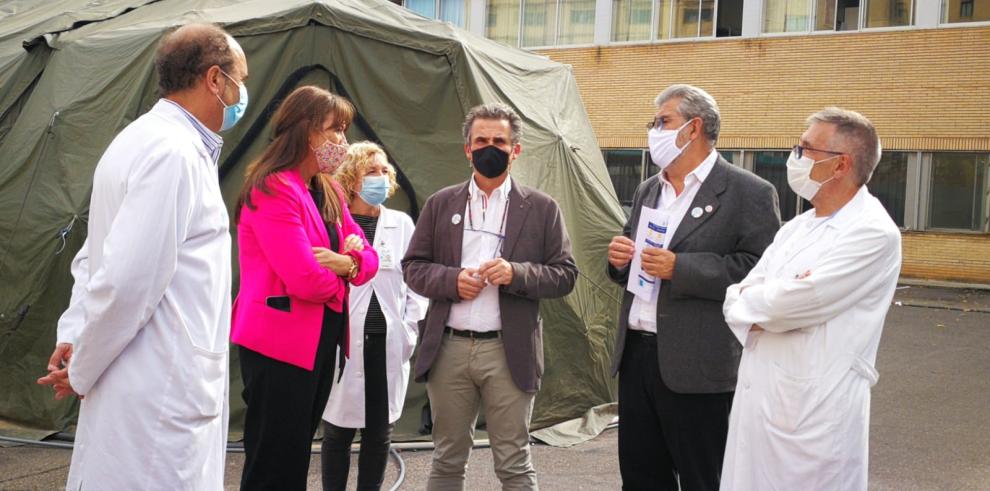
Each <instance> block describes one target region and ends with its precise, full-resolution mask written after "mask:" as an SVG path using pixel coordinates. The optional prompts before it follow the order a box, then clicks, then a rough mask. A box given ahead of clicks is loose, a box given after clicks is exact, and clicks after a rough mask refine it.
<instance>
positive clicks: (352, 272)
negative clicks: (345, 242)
mask: <svg viewBox="0 0 990 491" xmlns="http://www.w3.org/2000/svg"><path fill="white" fill-rule="evenodd" d="M347 257H349V258H351V268H350V269H348V270H347V279H348V280H353V279H354V277H355V276H357V274H358V263H357V260H355V259H354V257H353V256H347Z"/></svg>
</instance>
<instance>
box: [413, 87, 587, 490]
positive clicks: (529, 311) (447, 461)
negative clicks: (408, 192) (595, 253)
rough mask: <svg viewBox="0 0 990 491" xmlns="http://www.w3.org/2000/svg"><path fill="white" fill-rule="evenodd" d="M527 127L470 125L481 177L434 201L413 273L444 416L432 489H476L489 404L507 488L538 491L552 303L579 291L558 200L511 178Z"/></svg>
mask: <svg viewBox="0 0 990 491" xmlns="http://www.w3.org/2000/svg"><path fill="white" fill-rule="evenodd" d="M520 128H521V122H520V119H519V116H517V115H516V114H515V112H513V110H512V109H510V108H509V107H508V106H505V105H502V104H485V105H482V106H478V107H475V108H474V109H472V110H471V112H470V113H468V115H467V118H466V119H465V122H464V154H465V156H466V157H467V159H468V160H469V161H470V162H471V165H472V167H473V169H474V173H473V176H472V178H471V179H469V180H468V181H467V182H464V183H461V184H458V185H455V186H451V187H448V188H444V189H441V190H440V191H438V192H437V193H436V194H434V195H433V196H431V197H430V199H429V200H427V202H426V205H425V206H424V207H423V212H422V214H421V215H420V217H419V223H417V224H416V231H415V232H414V233H413V236H412V239H411V241H410V244H409V248H408V250H407V251H406V257H405V258H404V259H403V260H402V267H403V271H404V275H405V280H406V284H408V285H409V288H411V289H412V290H413V291H414V292H416V293H418V294H420V295H423V296H425V297H427V298H429V299H430V308H429V310H428V311H427V314H426V319H424V320H423V321H421V322H420V339H421V343H420V347H419V355H418V358H417V360H416V380H417V381H419V382H422V381H424V380H425V381H426V389H427V393H428V394H429V397H430V406H431V408H432V412H433V442H434V444H435V445H436V450H434V452H433V467H432V470H431V472H430V479H429V482H428V483H427V489H429V490H448V489H455V490H461V489H464V470H465V466H466V464H467V459H468V456H469V455H470V453H471V446H472V440H473V437H474V426H475V423H476V422H477V419H478V410H479V404H480V403H481V402H484V405H485V420H486V423H487V426H486V429H487V430H488V435H489V438H490V440H491V445H492V456H493V458H494V460H495V473H496V475H498V478H499V480H500V481H501V482H502V487H503V489H538V486H537V482H536V471H535V470H534V469H533V464H532V461H531V460H530V453H529V422H530V417H531V416H532V413H533V400H534V398H535V397H536V392H537V391H538V390H539V388H540V377H541V376H542V375H543V326H542V319H541V318H540V312H539V308H540V299H541V298H557V297H562V296H564V295H567V294H568V293H570V291H571V290H572V289H573V288H574V281H575V280H576V278H577V266H576V264H575V263H574V258H573V257H572V255H571V242H570V239H569V238H568V236H567V230H566V229H565V227H564V220H563V217H562V216H561V214H560V208H559V207H558V206H557V203H556V202H554V200H553V199H552V198H550V197H549V196H547V195H546V194H544V193H542V192H540V191H537V190H535V189H532V188H529V187H526V186H523V185H521V184H519V183H517V182H515V181H514V180H512V179H511V178H510V177H509V171H510V170H511V168H512V162H513V161H514V160H515V159H516V158H517V157H518V156H519V153H520V152H521V151H522V147H521V146H520V145H519V136H520V135H519V134H520Z"/></svg>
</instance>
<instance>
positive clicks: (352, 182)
mask: <svg viewBox="0 0 990 491" xmlns="http://www.w3.org/2000/svg"><path fill="white" fill-rule="evenodd" d="M334 178H335V179H336V180H337V182H339V183H340V185H341V187H342V188H343V189H344V192H345V193H346V196H347V198H348V207H349V208H350V210H351V214H352V215H353V216H354V221H355V222H357V223H358V225H360V226H361V228H362V229H363V230H364V234H365V236H366V237H367V238H368V242H370V243H371V244H372V247H374V248H375V250H376V251H377V252H378V257H379V269H378V275H377V276H375V278H374V279H373V280H372V281H371V282H369V283H367V284H365V285H362V286H360V287H356V288H354V289H352V290H351V302H350V319H351V329H352V335H351V338H350V359H349V360H348V363H347V365H346V366H345V367H344V373H343V377H341V378H338V379H337V380H335V381H334V387H333V389H332V390H331V392H330V394H331V395H330V402H329V403H328V404H327V408H326V411H325V412H324V413H323V420H324V423H323V429H324V438H323V449H322V461H323V489H325V490H343V489H345V488H346V486H347V475H348V471H349V467H350V448H351V442H352V441H353V440H354V435H355V433H356V432H357V429H361V453H360V455H359V457H358V479H357V489H359V490H365V489H379V488H381V485H382V480H383V478H384V474H385V465H386V463H387V459H388V449H389V445H390V443H391V435H392V428H393V423H394V422H395V421H396V420H397V419H399V416H400V415H401V414H402V402H403V400H404V399H405V396H406V386H407V384H408V382H409V357H410V356H412V352H413V348H415V346H416V334H417V329H416V323H417V322H418V321H419V320H420V319H422V318H423V314H424V313H425V311H426V299H424V298H423V297H420V296H419V295H416V294H415V293H413V292H412V291H410V290H409V289H408V288H407V287H406V284H405V283H404V282H403V280H402V269H401V266H400V264H399V260H400V259H402V256H403V255H405V253H406V247H407V246H408V244H409V239H410V238H411V237H412V233H413V222H412V219H410V218H409V215H406V214H405V213H402V212H401V211H396V210H390V209H388V208H385V207H384V206H382V203H384V202H385V200H386V199H388V197H389V196H391V195H392V194H394V193H395V189H396V187H397V185H396V180H395V169H394V168H393V167H392V165H390V164H389V163H388V159H387V158H386V156H385V152H384V151H383V150H382V149H381V148H380V147H379V146H378V145H375V144H374V143H370V142H361V143H356V144H354V145H352V146H351V147H350V150H349V151H348V155H347V159H346V160H345V161H344V163H343V164H342V165H341V166H340V168H339V169H337V171H336V173H335V174H334Z"/></svg>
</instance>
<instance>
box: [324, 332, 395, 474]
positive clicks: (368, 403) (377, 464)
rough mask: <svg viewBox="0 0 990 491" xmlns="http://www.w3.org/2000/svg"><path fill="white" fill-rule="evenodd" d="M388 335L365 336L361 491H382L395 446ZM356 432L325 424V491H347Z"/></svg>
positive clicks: (360, 463) (360, 470) (360, 462)
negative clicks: (390, 415)
mask: <svg viewBox="0 0 990 491" xmlns="http://www.w3.org/2000/svg"><path fill="white" fill-rule="evenodd" d="M385 359H386V351H385V335H384V334H365V335H364V411H365V416H364V423H365V425H364V428H361V452H360V453H359V454H358V480H357V489H359V490H362V491H364V490H378V489H381V487H382V482H383V481H384V479H385V467H386V465H387V464H388V449H389V445H391V443H392V428H393V427H392V425H390V424H389V422H388V377H387V375H386V367H385ZM356 432H357V429H356V428H342V427H340V426H336V425H334V424H331V423H329V422H326V421H324V422H323V448H322V450H321V451H320V453H321V459H320V460H321V463H322V466H323V489H324V491H330V490H332V491H337V490H344V489H347V475H348V473H349V471H350V467H351V442H353V441H354V435H355V433H356Z"/></svg>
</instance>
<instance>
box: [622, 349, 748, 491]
mask: <svg viewBox="0 0 990 491" xmlns="http://www.w3.org/2000/svg"><path fill="white" fill-rule="evenodd" d="M732 396H733V393H732V392H727V393H720V394H679V393H676V392H674V391H672V390H670V388H668V387H667V386H666V385H665V384H664V382H663V379H662V378H661V377H660V367H659V366H658V364H657V338H656V337H655V336H648V335H643V334H639V333H637V332H636V331H629V333H628V335H627V336H626V346H625V350H624V351H623V353H622V364H621V365H620V368H619V471H620V473H621V474H622V489H624V490H641V489H642V490H646V489H649V490H675V491H676V490H677V489H678V482H680V489H683V490H686V491H694V490H717V489H718V486H719V479H720V478H721V474H722V457H723V455H724V454H725V439H726V436H727V435H728V431H729V410H730V409H731V408H732Z"/></svg>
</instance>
